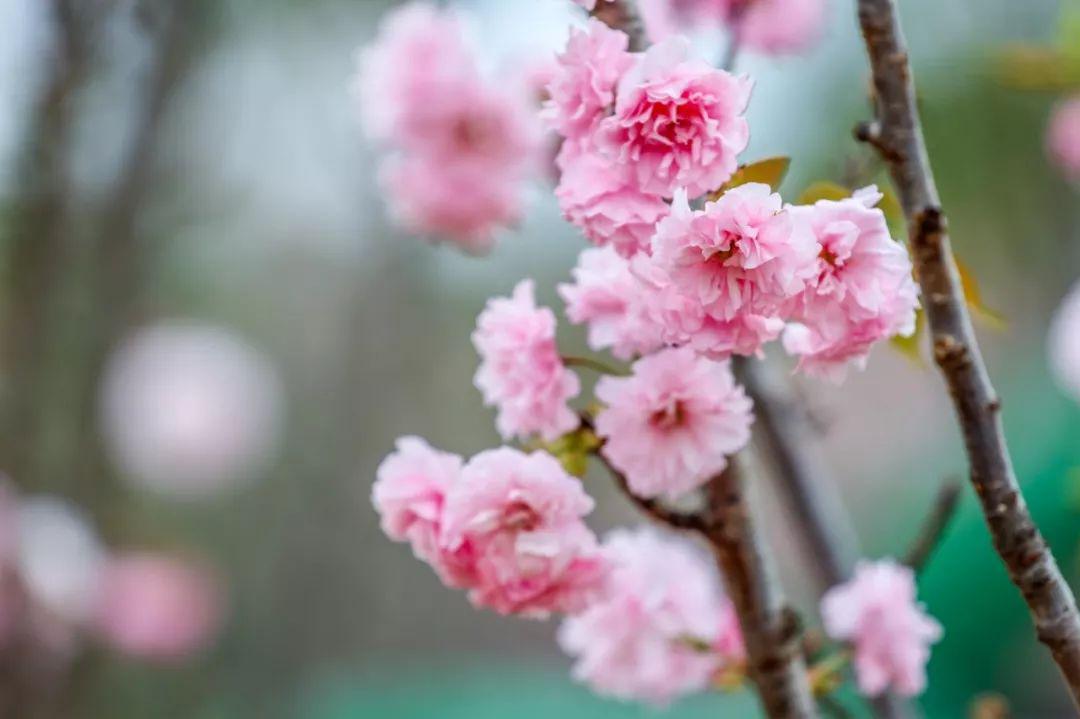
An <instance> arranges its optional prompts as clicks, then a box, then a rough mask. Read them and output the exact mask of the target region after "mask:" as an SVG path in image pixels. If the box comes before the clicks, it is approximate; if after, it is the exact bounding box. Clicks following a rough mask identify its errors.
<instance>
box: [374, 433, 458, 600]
mask: <svg viewBox="0 0 1080 719" xmlns="http://www.w3.org/2000/svg"><path fill="white" fill-rule="evenodd" d="M461 467H462V461H461V457H459V456H457V455H456V454H450V453H448V452H440V451H438V450H436V449H433V448H432V447H431V446H430V445H429V444H428V443H427V442H425V441H424V440H422V439H420V438H419V437H402V438H401V439H399V440H398V441H397V451H396V452H394V453H393V454H391V455H390V456H388V457H387V458H386V459H384V460H383V462H382V464H380V465H379V469H378V472H377V478H376V480H375V484H374V486H373V487H372V491H371V499H372V503H373V504H374V505H375V509H376V511H378V513H379V517H380V520H381V524H382V529H383V531H384V532H386V535H387V536H388V537H390V538H391V539H393V540H395V541H398V542H409V544H410V545H412V549H413V553H414V554H415V555H416V557H417V558H418V559H421V560H423V561H425V562H427V563H428V564H430V565H431V566H432V568H433V569H435V571H436V573H437V574H438V575H439V577H440V578H441V579H442V580H443V582H444V583H445V584H446V585H447V586H451V587H458V588H461V587H466V586H468V585H469V584H470V583H471V582H472V581H473V575H472V568H471V559H470V558H469V557H468V556H460V555H455V554H454V553H452V552H448V551H446V550H445V549H443V547H442V546H441V545H440V542H439V537H440V534H441V532H442V524H443V508H444V506H445V504H446V495H447V493H448V492H449V491H450V490H451V488H452V487H453V486H454V485H455V484H456V483H457V482H458V481H459V479H460V476H461Z"/></svg>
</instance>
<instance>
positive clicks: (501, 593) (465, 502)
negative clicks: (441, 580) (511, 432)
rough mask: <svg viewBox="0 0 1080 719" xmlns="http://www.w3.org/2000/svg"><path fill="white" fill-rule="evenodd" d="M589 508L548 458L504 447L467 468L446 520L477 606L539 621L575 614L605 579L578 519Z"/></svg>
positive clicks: (450, 547)
mask: <svg viewBox="0 0 1080 719" xmlns="http://www.w3.org/2000/svg"><path fill="white" fill-rule="evenodd" d="M592 509H593V501H592V499H590V498H589V496H588V495H586V494H585V491H584V490H583V489H582V487H581V482H579V481H578V480H577V479H575V478H573V477H571V476H570V475H568V474H567V473H566V472H565V471H564V470H563V468H562V466H561V465H560V464H559V462H558V461H557V460H556V459H555V458H554V457H552V456H551V455H549V454H547V453H545V452H533V453H532V454H525V453H523V452H520V451H518V450H516V449H510V448H508V447H503V448H500V449H494V450H488V451H486V452H481V453H480V454H478V455H476V456H475V457H473V458H472V459H471V460H469V462H468V464H466V466H465V469H464V471H463V472H462V475H461V481H460V482H458V483H457V484H455V485H454V486H453V488H452V489H451V491H450V493H449V495H448V497H447V502H446V510H445V514H444V515H443V534H442V542H443V546H444V548H445V549H446V550H447V551H450V552H459V551H462V550H463V549H467V550H468V552H469V553H470V554H471V556H472V557H473V559H474V562H475V566H474V572H475V577H476V580H475V585H474V586H473V588H472V590H471V591H470V593H469V599H470V601H471V602H472V603H473V605H474V606H477V607H490V608H491V609H494V610H495V611H497V612H499V613H500V614H518V615H522V616H525V617H531V618H544V617H547V616H548V615H550V614H551V613H552V612H563V613H572V612H576V611H580V610H581V609H582V608H584V606H585V605H586V603H587V602H588V600H589V599H590V598H591V597H592V596H593V595H594V594H595V592H596V590H597V588H598V586H599V584H600V582H601V581H602V580H603V577H604V564H603V562H602V561H601V558H600V556H599V553H598V548H597V545H596V538H595V536H594V535H593V534H592V532H591V531H590V530H589V529H588V527H586V526H585V523H584V522H583V521H582V517H584V516H585V515H586V514H588V513H589V512H591V511H592Z"/></svg>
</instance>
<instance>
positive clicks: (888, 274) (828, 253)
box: [784, 186, 918, 381]
mask: <svg viewBox="0 0 1080 719" xmlns="http://www.w3.org/2000/svg"><path fill="white" fill-rule="evenodd" d="M880 199H881V194H880V193H879V192H878V191H877V188H876V187H872V186H871V187H867V188H864V189H862V190H859V191H858V192H856V193H855V194H854V195H853V196H852V197H850V198H848V199H846V200H839V201H833V200H820V201H818V202H817V203H815V204H814V205H812V206H808V207H792V208H790V209H789V212H791V213H792V214H793V215H795V216H797V217H798V218H799V219H800V220H805V221H806V222H808V223H809V225H810V227H811V229H812V231H813V232H814V235H815V237H816V238H817V241H818V243H819V245H820V247H821V249H820V252H819V255H818V262H817V265H818V267H817V278H816V280H815V281H814V282H813V284H812V286H811V287H809V288H808V289H807V290H806V292H804V293H803V295H802V296H801V298H800V299H799V300H798V301H797V303H796V307H795V310H794V314H793V317H794V319H795V320H796V324H794V325H792V326H791V327H789V328H788V330H787V331H786V332H785V335H784V347H785V349H786V350H787V351H788V352H790V353H791V354H793V355H796V356H798V357H799V368H800V369H802V370H803V371H806V372H807V373H809V374H814V375H819V376H824V377H828V378H831V379H833V380H835V381H839V380H840V379H843V377H844V374H845V372H846V369H847V367H848V366H849V365H854V366H855V367H858V368H860V369H861V368H862V367H864V366H865V365H866V359H867V356H868V355H869V353H870V349H871V347H872V346H873V345H874V344H875V343H876V342H879V341H881V340H885V339H888V338H890V337H893V336H895V335H905V336H906V335H910V334H911V333H912V332H913V331H914V330H915V309H916V307H917V306H918V288H917V286H916V284H915V281H914V279H913V278H912V268H911V258H910V257H909V256H908V253H907V250H906V249H905V248H904V246H903V245H901V244H899V243H898V242H895V241H893V239H892V237H890V236H889V227H888V224H887V223H886V221H885V215H884V213H882V211H881V210H880V209H878V208H876V207H874V205H875V204H877V202H878V201H879V200H880Z"/></svg>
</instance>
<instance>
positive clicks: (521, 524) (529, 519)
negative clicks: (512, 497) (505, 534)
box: [502, 500, 540, 532]
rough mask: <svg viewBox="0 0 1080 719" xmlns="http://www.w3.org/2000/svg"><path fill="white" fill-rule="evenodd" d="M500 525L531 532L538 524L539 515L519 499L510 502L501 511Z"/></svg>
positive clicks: (505, 527) (513, 529)
mask: <svg viewBox="0 0 1080 719" xmlns="http://www.w3.org/2000/svg"><path fill="white" fill-rule="evenodd" d="M502 525H503V528H504V529H509V530H512V531H523V532H531V531H532V530H534V529H536V528H537V527H538V526H540V515H539V514H537V513H536V510H535V509H533V508H532V507H530V506H529V505H528V504H526V503H525V502H522V501H521V500H518V501H515V502H511V503H510V504H509V505H508V506H507V507H506V510H505V511H504V512H503V520H502Z"/></svg>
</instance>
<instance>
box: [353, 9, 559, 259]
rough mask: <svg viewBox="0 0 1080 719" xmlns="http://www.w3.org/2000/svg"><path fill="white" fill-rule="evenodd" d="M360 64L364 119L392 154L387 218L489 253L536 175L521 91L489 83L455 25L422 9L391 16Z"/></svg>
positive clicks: (534, 127)
mask: <svg viewBox="0 0 1080 719" xmlns="http://www.w3.org/2000/svg"><path fill="white" fill-rule="evenodd" d="M357 66H358V70H357V74H356V78H355V81H354V84H353V94H354V97H355V99H356V103H357V106H358V110H359V113H360V116H361V120H362V121H363V125H364V127H365V129H366V131H367V133H368V135H369V136H370V137H371V139H373V140H375V141H377V142H379V143H381V144H382V145H383V146H385V147H386V148H387V149H388V151H389V152H388V154H387V156H386V157H385V158H384V159H383V161H382V165H381V168H380V171H379V177H380V180H381V183H382V187H383V190H384V192H385V194H386V196H387V198H388V201H389V204H390V209H391V212H392V213H393V215H394V216H395V217H396V219H397V220H398V221H399V222H400V223H401V225H402V226H403V227H404V228H406V229H407V230H408V231H410V232H413V233H416V234H420V235H428V236H431V237H432V238H434V239H443V240H447V241H450V242H454V243H455V244H457V245H458V246H460V247H461V248H462V249H465V250H467V251H469V252H472V253H482V252H485V251H487V250H488V249H490V247H491V245H492V243H493V241H494V234H495V232H496V230H498V229H499V228H502V227H506V226H508V225H511V224H513V223H515V222H517V221H518V220H519V219H520V217H521V215H522V213H523V203H524V196H525V190H526V181H527V180H528V179H529V177H530V174H531V173H532V172H533V171H534V170H535V169H536V162H537V152H538V150H539V140H540V134H539V125H538V123H537V122H536V120H535V117H534V115H533V113H532V112H531V108H530V104H529V102H528V98H527V97H526V96H525V92H524V87H522V88H520V90H521V91H520V92H519V91H516V89H515V88H514V87H512V86H511V85H508V84H507V83H505V82H504V83H498V82H496V81H495V80H492V79H488V78H486V77H485V76H484V75H483V73H481V70H480V65H479V61H478V58H477V57H476V55H475V53H474V52H473V49H472V48H471V47H470V45H469V43H468V41H467V38H466V33H465V28H464V27H463V23H462V21H461V20H460V18H458V17H457V16H456V15H455V14H454V13H453V12H452V11H450V10H440V9H438V8H436V7H435V6H434V5H431V4H429V3H424V2H414V3H410V4H408V5H405V6H403V7H402V8H401V9H399V10H397V11H396V12H393V13H390V14H389V15H388V16H387V17H386V19H385V21H384V22H383V24H382V26H381V27H380V30H379V34H378V37H377V38H376V40H375V41H374V43H373V44H371V45H369V46H368V47H366V48H365V49H364V50H363V51H361V52H360V53H359V55H358V57H357Z"/></svg>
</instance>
